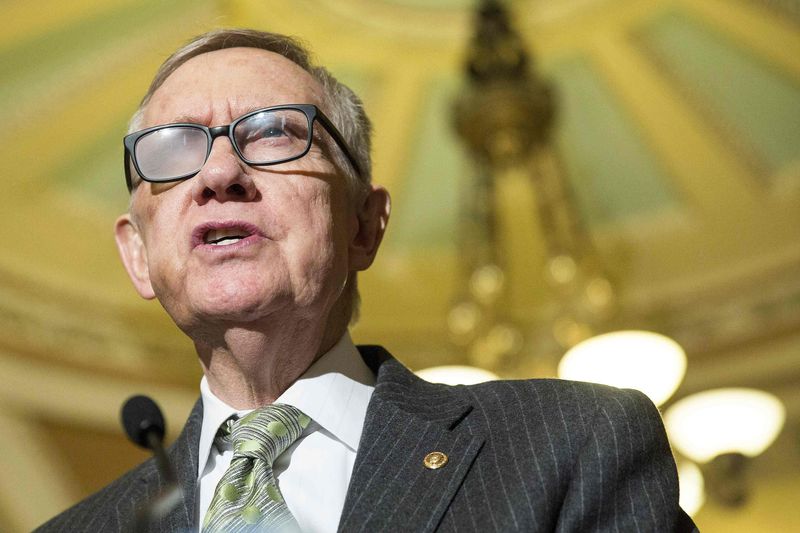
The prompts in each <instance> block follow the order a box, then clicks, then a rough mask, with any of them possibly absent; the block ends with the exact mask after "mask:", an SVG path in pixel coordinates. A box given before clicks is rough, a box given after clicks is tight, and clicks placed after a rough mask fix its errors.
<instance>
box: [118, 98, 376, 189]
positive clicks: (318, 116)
mask: <svg viewBox="0 0 800 533" xmlns="http://www.w3.org/2000/svg"><path fill="white" fill-rule="evenodd" d="M286 109H288V110H295V111H300V112H302V113H303V114H304V115H305V116H306V119H308V125H309V127H308V138H307V139H306V148H305V150H303V152H302V153H300V154H298V155H295V156H292V157H286V158H284V159H278V160H276V161H270V162H268V163H258V162H253V161H250V160H249V159H247V158H246V157H245V156H244V155H243V154H242V152H241V151H240V150H239V146H238V144H237V143H236V139H235V138H234V136H233V132H234V130H235V129H236V126H237V125H238V124H239V123H240V122H242V121H243V120H246V119H248V118H250V117H252V116H253V115H257V114H259V113H263V112H265V111H280V110H286ZM315 120H319V122H320V124H322V127H323V128H325V130H326V131H327V132H328V134H329V135H330V136H331V137H332V138H333V140H334V142H335V143H336V144H337V145H338V146H339V148H340V149H341V150H342V152H343V153H344V155H345V157H347V160H348V161H349V162H350V164H351V165H353V169H354V170H355V171H356V173H357V174H358V175H359V177H363V173H362V170H361V166H360V165H359V164H358V161H357V160H356V158H355V157H354V156H353V153H352V151H351V150H350V147H349V146H348V145H347V141H345V139H344V136H342V134H341V133H340V132H339V130H338V129H337V128H336V126H334V125H333V122H331V120H330V119H329V118H328V117H327V116H325V113H323V112H322V110H320V108H318V107H317V106H316V105H314V104H284V105H277V106H271V107H264V108H261V109H256V110H255V111H251V112H249V113H246V114H244V115H242V116H241V117H238V118H237V119H236V120H234V121H233V122H231V123H230V124H227V125H224V126H214V127H212V128H209V127H208V126H204V125H203V124H195V123H192V122H176V123H173V124H161V125H159V126H153V127H152V128H147V129H143V130H141V131H136V132H134V133H130V134H128V135H126V136H125V137H124V138H123V141H122V142H123V145H124V147H125V183H126V184H127V185H128V192H132V191H133V177H132V176H131V167H130V164H131V162H133V166H134V168H135V169H136V173H137V174H138V175H139V177H140V178H142V179H143V180H144V181H147V182H149V183H170V182H173V181H181V180H185V179H189V178H191V177H193V176H196V175H197V174H199V173H200V170H202V168H203V166H204V165H205V163H206V162H207V161H208V157H209V155H211V148H212V146H213V144H214V139H216V138H217V137H222V136H225V137H228V139H229V140H230V142H231V146H233V149H234V151H235V152H236V155H237V156H238V157H239V159H241V160H242V161H244V162H245V163H246V164H248V165H250V166H253V167H266V166H270V165H279V164H281V163H286V162H289V161H295V160H297V159H300V158H301V157H303V156H305V155H306V154H307V153H308V151H309V150H310V149H311V145H312V143H313V141H314V121H315ZM173 127H184V128H186V127H188V128H194V129H198V130H200V131H202V132H204V133H205V134H206V137H207V138H208V145H207V146H208V149H207V151H206V157H205V160H204V161H203V165H201V166H200V168H199V169H198V170H197V171H196V172H190V173H188V174H184V175H181V176H177V177H174V178H169V179H150V178H147V177H146V176H145V175H144V174H143V173H142V171H141V169H140V168H139V163H138V161H137V160H136V157H135V155H134V154H135V153H136V144H137V143H138V142H139V139H141V138H142V137H144V136H145V135H148V134H150V133H152V132H154V131H158V130H162V129H165V128H173Z"/></svg>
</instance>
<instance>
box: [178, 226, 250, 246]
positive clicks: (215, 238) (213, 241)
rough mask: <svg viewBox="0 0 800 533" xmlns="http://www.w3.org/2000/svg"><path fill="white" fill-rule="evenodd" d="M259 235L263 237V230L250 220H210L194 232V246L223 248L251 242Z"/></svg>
mask: <svg viewBox="0 0 800 533" xmlns="http://www.w3.org/2000/svg"><path fill="white" fill-rule="evenodd" d="M259 237H263V234H262V233H261V230H259V229H258V227H256V226H254V225H253V224H250V223H248V222H241V221H227V222H208V223H206V224H201V225H200V226H198V227H197V228H195V230H194V231H193V232H192V246H193V247H194V246H209V247H214V248H222V247H225V246H233V245H235V244H243V245H244V244H246V243H251V242H254V241H255V240H257V239H258V238H259Z"/></svg>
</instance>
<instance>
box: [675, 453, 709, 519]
mask: <svg viewBox="0 0 800 533" xmlns="http://www.w3.org/2000/svg"><path fill="white" fill-rule="evenodd" d="M678 484H679V486H680V501H679V502H678V503H679V504H680V506H681V509H683V510H684V511H686V514H688V515H689V516H694V515H696V514H697V511H699V510H700V508H701V507H702V506H703V504H704V503H705V502H706V493H705V481H704V480H703V473H702V472H701V471H700V468H699V467H698V466H697V465H696V464H694V463H693V462H691V461H683V462H681V463H679V464H678Z"/></svg>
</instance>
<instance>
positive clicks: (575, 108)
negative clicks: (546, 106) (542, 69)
mask: <svg viewBox="0 0 800 533" xmlns="http://www.w3.org/2000/svg"><path fill="white" fill-rule="evenodd" d="M547 71H548V75H549V76H551V77H552V79H553V81H554V82H555V84H556V89H557V91H558V96H559V98H558V101H559V112H558V122H557V127H556V143H557V148H558V150H559V152H560V153H561V155H562V157H563V159H564V162H565V166H566V171H567V174H568V178H569V180H570V182H571V183H572V186H573V188H574V189H575V195H576V197H577V201H578V204H579V207H580V210H581V212H582V213H583V216H584V218H585V219H586V222H587V223H588V224H589V225H590V226H596V225H600V224H604V223H608V222H613V221H617V220H622V219H625V218H627V217H631V216H636V215H642V214H646V213H650V212H655V211H660V210H663V209H665V208H667V207H670V206H673V205H674V204H675V203H676V199H675V196H674V191H673V190H672V189H671V188H670V186H669V181H668V179H667V177H666V175H665V174H664V171H663V170H662V168H661V167H660V166H659V165H658V163H657V161H656V160H655V158H654V156H653V154H652V153H651V152H650V151H649V150H648V147H647V146H646V144H645V143H644V141H643V139H642V138H641V136H640V132H639V131H638V130H637V128H636V125H635V124H634V123H633V122H632V121H631V117H630V116H629V115H627V114H626V112H625V110H624V109H623V108H622V107H621V103H620V102H619V101H618V100H617V98H616V97H615V95H614V94H613V93H612V92H611V91H610V89H609V88H608V87H607V86H606V85H605V84H604V83H603V82H602V81H601V80H600V79H599V78H598V76H597V73H596V72H595V71H594V70H593V68H592V67H591V65H590V64H589V62H588V61H586V60H585V59H582V58H571V59H568V60H562V61H560V62H558V63H556V64H553V65H551V66H550V68H548V69H547Z"/></svg>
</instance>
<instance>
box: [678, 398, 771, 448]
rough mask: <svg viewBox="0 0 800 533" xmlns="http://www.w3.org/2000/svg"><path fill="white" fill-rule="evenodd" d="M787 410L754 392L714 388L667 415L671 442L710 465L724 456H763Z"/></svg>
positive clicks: (682, 402)
mask: <svg viewBox="0 0 800 533" xmlns="http://www.w3.org/2000/svg"><path fill="white" fill-rule="evenodd" d="M785 419H786V409H785V408H784V407H783V404H782V403H781V401H780V400H778V399H777V398H776V397H775V396H773V395H772V394H769V393H767V392H763V391H759V390H755V389H734V388H732V389H715V390H709V391H704V392H699V393H697V394H692V395H691V396H687V397H686V398H683V399H681V400H680V401H678V402H675V404H674V405H672V406H671V407H670V408H669V409H668V410H667V412H666V413H665V414H664V423H665V424H666V427H667V433H668V434H669V438H670V441H671V442H672V444H673V445H674V446H675V448H677V449H678V451H680V452H681V453H682V454H683V455H684V456H686V457H688V458H690V459H691V460H693V461H695V462H698V463H707V462H708V461H710V460H712V459H713V458H714V457H717V456H718V455H722V454H724V453H741V454H744V455H747V456H750V457H755V456H757V455H760V454H761V453H762V452H763V451H764V450H765V449H767V448H768V447H769V445H770V444H772V443H773V441H774V440H775V438H776V437H777V436H778V433H780V431H781V428H782V427H783V423H784V421H785Z"/></svg>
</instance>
